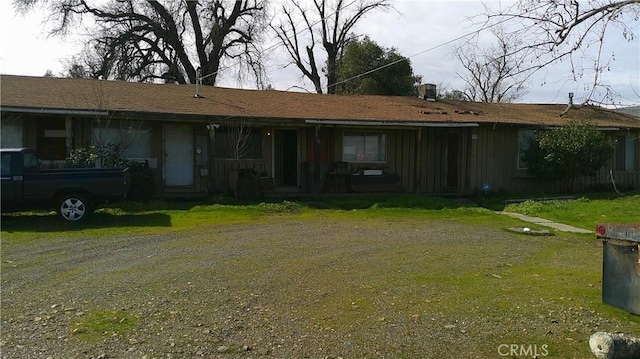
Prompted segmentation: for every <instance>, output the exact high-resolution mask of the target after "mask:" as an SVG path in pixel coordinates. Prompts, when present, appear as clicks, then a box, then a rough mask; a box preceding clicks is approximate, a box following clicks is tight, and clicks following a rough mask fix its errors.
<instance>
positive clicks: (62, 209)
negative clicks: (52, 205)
mask: <svg viewBox="0 0 640 359" xmlns="http://www.w3.org/2000/svg"><path fill="white" fill-rule="evenodd" d="M57 203H58V207H57V212H58V215H60V218H62V219H63V220H65V221H67V222H78V221H81V220H83V219H84V218H85V217H86V216H87V215H89V213H91V208H90V203H89V201H88V200H87V197H85V196H83V195H81V194H75V193H72V194H67V195H63V196H61V197H59V198H58V201H57Z"/></svg>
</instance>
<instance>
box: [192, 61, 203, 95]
mask: <svg viewBox="0 0 640 359" xmlns="http://www.w3.org/2000/svg"><path fill="white" fill-rule="evenodd" d="M201 85H202V72H201V70H200V67H199V66H198V68H197V69H196V94H195V95H193V97H195V98H204V96H202V95H200V86H201Z"/></svg>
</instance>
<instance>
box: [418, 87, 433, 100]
mask: <svg viewBox="0 0 640 359" xmlns="http://www.w3.org/2000/svg"><path fill="white" fill-rule="evenodd" d="M418 97H420V98H421V99H423V100H426V101H435V100H436V85H434V84H423V85H420V86H419V87H418Z"/></svg>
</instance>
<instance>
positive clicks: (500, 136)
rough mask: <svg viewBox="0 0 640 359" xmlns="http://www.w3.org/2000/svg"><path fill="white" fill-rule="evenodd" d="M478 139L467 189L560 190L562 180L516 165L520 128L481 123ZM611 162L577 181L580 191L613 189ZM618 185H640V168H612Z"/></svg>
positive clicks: (472, 147) (540, 191)
mask: <svg viewBox="0 0 640 359" xmlns="http://www.w3.org/2000/svg"><path fill="white" fill-rule="evenodd" d="M474 132H475V133H477V138H476V139H472V140H471V145H470V166H469V171H470V173H469V174H468V177H469V187H468V189H467V192H469V193H473V192H478V191H481V190H482V187H483V185H484V184H485V183H486V184H489V186H490V190H491V191H501V192H513V193H553V192H555V193H558V192H561V190H562V183H561V181H559V180H556V181H539V180H537V179H536V178H533V177H532V176H530V175H529V174H528V173H527V171H526V170H524V169H518V168H517V151H518V127H517V126H512V125H506V124H501V125H494V126H480V127H479V128H477V130H475V131H474ZM610 171H611V164H608V165H606V166H604V167H603V168H602V169H601V170H600V171H599V172H598V173H597V175H596V176H593V177H581V178H579V179H578V180H577V183H576V190H577V191H591V190H611V189H612V184H611V180H610V177H611V175H610ZM613 177H614V180H615V182H616V186H618V187H619V188H624V189H637V188H638V186H640V171H632V172H631V171H630V172H623V171H622V172H617V171H613Z"/></svg>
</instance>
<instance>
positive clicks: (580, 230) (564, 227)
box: [497, 211, 595, 234]
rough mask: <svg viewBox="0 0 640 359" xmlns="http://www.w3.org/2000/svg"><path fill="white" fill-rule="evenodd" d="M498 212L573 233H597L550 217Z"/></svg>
mask: <svg viewBox="0 0 640 359" xmlns="http://www.w3.org/2000/svg"><path fill="white" fill-rule="evenodd" d="M497 213H501V214H504V215H507V216H509V217H513V218H518V219H519V220H522V221H525V222H529V223H534V224H537V225H540V226H545V227H551V228H554V229H557V230H559V231H563V232H572V233H592V234H594V233H595V230H591V231H590V230H587V229H584V228H578V227H574V226H570V225H568V224H562V223H556V222H553V221H550V220H548V219H544V218H540V217H531V216H527V215H524V214H520V213H511V212H503V211H498V212H497Z"/></svg>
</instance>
